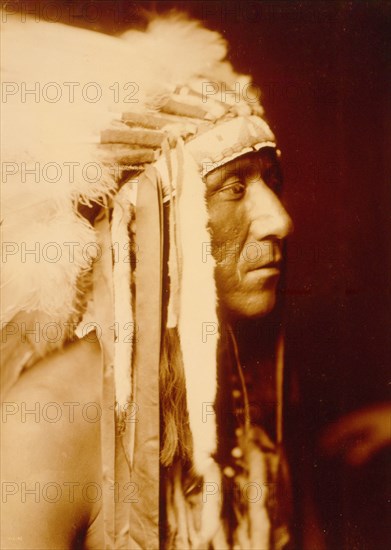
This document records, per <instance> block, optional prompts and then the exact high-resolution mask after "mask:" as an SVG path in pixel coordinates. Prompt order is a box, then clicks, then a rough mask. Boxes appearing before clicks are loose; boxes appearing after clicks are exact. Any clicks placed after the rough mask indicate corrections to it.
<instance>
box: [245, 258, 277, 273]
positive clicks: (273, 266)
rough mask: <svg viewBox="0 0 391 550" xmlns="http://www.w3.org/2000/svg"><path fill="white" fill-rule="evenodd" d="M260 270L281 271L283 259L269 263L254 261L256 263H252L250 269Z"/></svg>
mask: <svg viewBox="0 0 391 550" xmlns="http://www.w3.org/2000/svg"><path fill="white" fill-rule="evenodd" d="M260 270H265V271H270V272H271V273H272V272H273V271H274V272H276V273H277V272H278V273H279V272H280V270H281V260H273V261H272V262H267V263H260V262H257V263H254V265H250V266H249V268H248V271H250V272H251V271H260Z"/></svg>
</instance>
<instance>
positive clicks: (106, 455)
mask: <svg viewBox="0 0 391 550" xmlns="http://www.w3.org/2000/svg"><path fill="white" fill-rule="evenodd" d="M95 230H96V233H97V238H98V245H99V249H100V251H101V257H100V259H99V260H98V261H97V262H95V264H94V269H93V289H94V291H93V292H94V294H93V300H94V309H95V315H96V322H97V324H98V325H99V327H98V335H99V341H100V346H101V350H102V368H103V373H102V375H103V376H102V421H101V449H102V474H103V488H102V495H103V501H102V513H103V523H104V538H105V550H113V549H114V548H115V498H114V491H113V489H114V487H115V429H116V428H115V411H114V403H115V395H114V369H113V357H114V338H113V332H112V327H113V322H114V319H113V308H112V304H113V287H112V267H111V266H112V255H111V239H110V227H109V218H108V211H107V210H106V209H104V210H103V214H102V217H101V218H100V219H97V220H96V222H95ZM110 327H111V329H110Z"/></svg>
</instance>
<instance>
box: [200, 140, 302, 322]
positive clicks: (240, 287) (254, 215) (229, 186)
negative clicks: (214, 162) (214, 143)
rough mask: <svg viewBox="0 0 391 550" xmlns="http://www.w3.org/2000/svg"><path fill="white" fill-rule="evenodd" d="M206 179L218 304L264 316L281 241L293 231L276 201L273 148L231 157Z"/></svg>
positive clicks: (278, 263) (231, 311) (272, 301)
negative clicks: (231, 159) (229, 160)
mask: <svg viewBox="0 0 391 550" xmlns="http://www.w3.org/2000/svg"><path fill="white" fill-rule="evenodd" d="M205 183H206V200H207V205H208V211H209V220H210V229H211V233H212V253H213V256H214V258H215V260H216V271H215V275H216V285H217V292H218V296H219V301H220V304H221V305H222V306H223V308H224V309H225V310H226V312H227V313H228V314H229V315H230V316H234V317H260V316H263V315H267V314H268V313H269V312H270V311H271V310H272V309H273V307H274V305H275V301H276V287H277V283H278V279H279V275H280V268H281V259H282V258H281V254H282V246H281V245H282V239H284V238H285V237H286V236H287V235H288V234H289V233H290V231H291V229H292V222H291V219H290V217H289V215H288V214H287V212H286V211H285V209H284V207H283V206H282V204H281V202H280V199H279V193H280V188H281V172H280V166H279V162H278V159H277V156H276V151H275V149H274V148H272V147H268V148H264V149H261V151H259V152H257V153H251V154H248V155H245V156H243V157H240V158H238V159H235V160H233V161H231V162H229V163H227V164H225V165H224V166H221V167H220V168H217V169H215V170H213V171H212V172H210V173H209V174H207V176H206V177H205Z"/></svg>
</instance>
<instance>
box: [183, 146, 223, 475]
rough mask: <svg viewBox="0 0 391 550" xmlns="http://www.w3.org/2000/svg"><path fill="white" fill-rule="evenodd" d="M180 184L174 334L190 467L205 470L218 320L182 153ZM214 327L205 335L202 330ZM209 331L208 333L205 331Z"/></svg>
mask: <svg viewBox="0 0 391 550" xmlns="http://www.w3.org/2000/svg"><path fill="white" fill-rule="evenodd" d="M183 154H184V174H185V180H184V182H183V186H182V189H181V191H180V196H179V203H178V204H179V219H180V223H179V230H180V241H181V248H182V254H183V257H182V277H181V285H180V312H179V335H180V340H181V348H182V354H183V362H184V369H185V376H186V392H187V403H188V410H189V419H190V428H191V432H192V435H193V447H194V464H195V468H196V470H197V471H198V472H199V473H201V474H203V473H205V472H207V471H208V468H209V465H210V460H211V455H212V454H213V453H214V452H215V450H216V417H215V414H214V413H213V405H214V402H215V399H216V390H217V374H216V362H217V341H218V319H217V313H216V303H217V297H216V289H215V280H214V267H215V264H214V261H213V260H212V259H208V261H207V262H203V258H202V247H203V243H208V242H210V234H209V231H208V229H207V225H208V214H207V209H206V202H205V196H204V195H205V185H204V183H203V181H202V179H201V177H200V174H199V171H198V168H197V166H196V164H195V162H194V160H193V159H192V157H190V155H189V153H187V152H186V150H185V151H184V152H183ZM210 324H213V326H215V327H216V330H215V331H214V334H213V335H207V336H206V335H205V328H206V326H209V327H210V326H211V325H210ZM209 332H210V331H209Z"/></svg>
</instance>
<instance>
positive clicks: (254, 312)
mask: <svg viewBox="0 0 391 550" xmlns="http://www.w3.org/2000/svg"><path fill="white" fill-rule="evenodd" d="M275 305H276V295H275V292H271V293H270V294H269V293H267V294H266V295H262V294H261V295H260V294H259V293H257V294H256V295H255V296H250V297H249V296H246V297H236V298H231V300H228V301H226V302H225V303H224V302H223V303H222V304H221V306H222V310H223V312H224V314H225V316H227V317H228V318H230V319H258V318H260V317H265V316H266V315H268V314H269V313H271V311H272V310H273V309H274V307H275Z"/></svg>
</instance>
